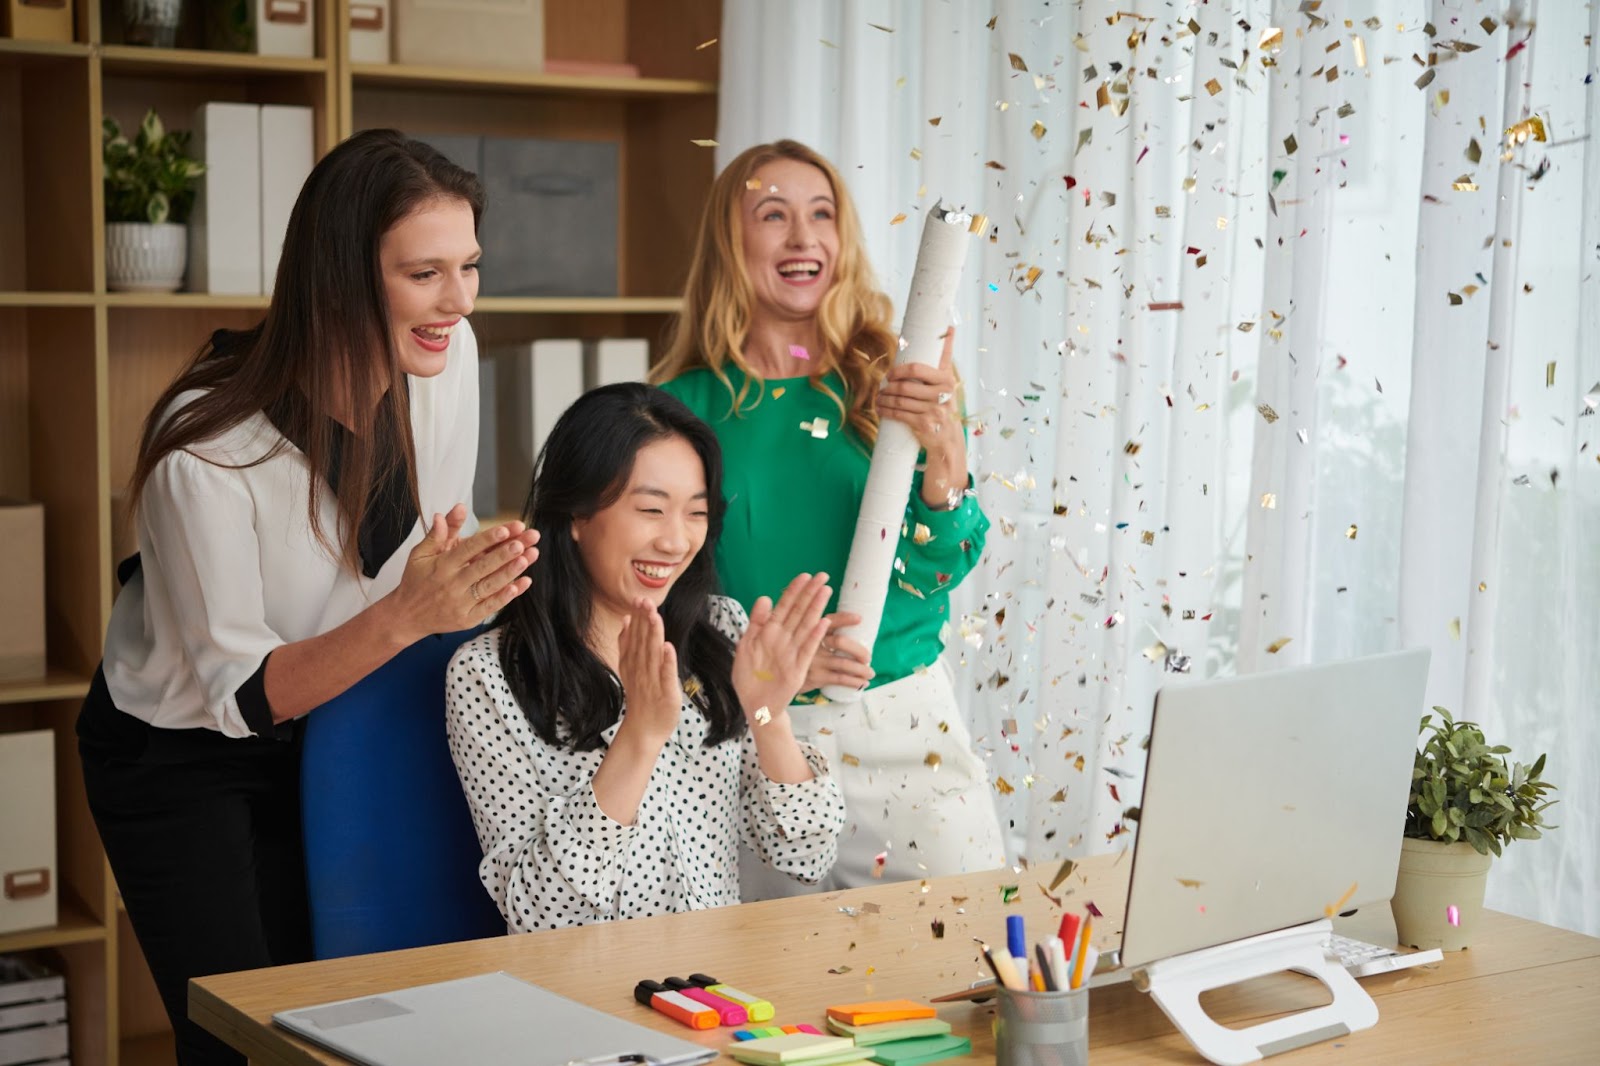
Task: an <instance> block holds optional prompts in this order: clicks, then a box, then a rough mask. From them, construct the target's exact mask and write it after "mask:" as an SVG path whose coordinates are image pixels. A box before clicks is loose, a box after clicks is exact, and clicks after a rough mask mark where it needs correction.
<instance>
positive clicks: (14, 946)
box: [0, 892, 106, 955]
mask: <svg viewBox="0 0 1600 1066" xmlns="http://www.w3.org/2000/svg"><path fill="white" fill-rule="evenodd" d="M105 938H106V927H105V925H103V924H102V923H101V922H99V921H97V920H96V919H95V917H94V915H92V914H90V913H89V910H88V908H87V907H85V906H84V905H83V904H82V903H81V902H80V901H79V900H78V899H77V897H75V896H73V895H72V893H70V892H62V893H61V896H60V903H59V917H58V919H57V921H56V924H55V925H47V926H45V927H44V928H43V929H19V930H18V931H16V932H14V933H0V955H3V954H6V953H7V952H12V951H32V950H33V949H35V948H54V947H60V946H62V945H63V944H86V943H89V942H91V941H95V940H104V939H105Z"/></svg>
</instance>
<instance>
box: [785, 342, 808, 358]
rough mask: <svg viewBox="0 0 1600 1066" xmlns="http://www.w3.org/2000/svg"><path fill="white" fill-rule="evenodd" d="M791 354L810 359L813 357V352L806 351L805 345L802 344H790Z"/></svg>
mask: <svg viewBox="0 0 1600 1066" xmlns="http://www.w3.org/2000/svg"><path fill="white" fill-rule="evenodd" d="M789 354H790V355H792V356H794V357H795V358H796V359H810V358H811V353H810V352H808V351H806V349H805V346H804V345H801V344H791V345H789Z"/></svg>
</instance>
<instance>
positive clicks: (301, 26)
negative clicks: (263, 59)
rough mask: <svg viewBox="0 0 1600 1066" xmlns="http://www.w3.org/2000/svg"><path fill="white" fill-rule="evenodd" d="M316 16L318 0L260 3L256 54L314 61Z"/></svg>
mask: <svg viewBox="0 0 1600 1066" xmlns="http://www.w3.org/2000/svg"><path fill="white" fill-rule="evenodd" d="M316 16H317V2H316V0H256V54H257V55H263V56H299V57H301V58H303V59H310V58H311V57H312V53H313V52H315V50H316V39H317V38H316V27H317V17H316Z"/></svg>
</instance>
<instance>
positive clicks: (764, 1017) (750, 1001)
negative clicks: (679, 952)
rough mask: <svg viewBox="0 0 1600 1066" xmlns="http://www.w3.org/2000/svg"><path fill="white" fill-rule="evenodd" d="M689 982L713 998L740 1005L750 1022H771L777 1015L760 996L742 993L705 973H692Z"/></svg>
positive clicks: (770, 1005)
mask: <svg viewBox="0 0 1600 1066" xmlns="http://www.w3.org/2000/svg"><path fill="white" fill-rule="evenodd" d="M689 980H690V981H692V982H694V983H695V984H696V985H698V986H699V987H701V988H703V989H705V990H706V991H707V992H710V993H711V994H712V995H713V996H717V997H719V998H721V999H726V1000H730V1001H732V1002H734V1003H737V1004H739V1006H741V1007H743V1008H744V1009H745V1013H746V1014H748V1015H749V1016H750V1020H751V1021H753V1022H765V1021H770V1020H771V1018H772V1016H773V1015H774V1014H776V1013H777V1011H776V1010H774V1009H773V1006H772V1004H771V1003H768V1002H767V1001H766V1000H764V999H762V998H761V997H760V996H752V995H751V994H750V993H748V992H741V991H739V990H738V989H737V988H734V987H733V986H732V985H725V984H723V983H722V982H721V981H718V980H717V979H716V978H715V977H707V976H706V975H705V974H703V973H692V974H690V975H689Z"/></svg>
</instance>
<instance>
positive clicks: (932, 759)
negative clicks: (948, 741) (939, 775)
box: [922, 751, 944, 770]
mask: <svg viewBox="0 0 1600 1066" xmlns="http://www.w3.org/2000/svg"><path fill="white" fill-rule="evenodd" d="M942 762H944V759H943V758H942V757H941V756H940V755H939V753H938V752H936V751H930V752H928V755H927V758H925V759H923V760H922V765H923V766H929V767H932V768H933V769H935V770H937V769H938V768H939V764H940V763H942Z"/></svg>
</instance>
